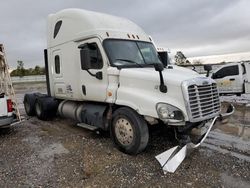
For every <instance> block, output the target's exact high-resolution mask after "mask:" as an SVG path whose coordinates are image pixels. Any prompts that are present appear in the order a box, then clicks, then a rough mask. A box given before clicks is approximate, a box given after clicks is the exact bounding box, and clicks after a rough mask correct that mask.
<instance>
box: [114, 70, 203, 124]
mask: <svg viewBox="0 0 250 188" xmlns="http://www.w3.org/2000/svg"><path fill="white" fill-rule="evenodd" d="M171 67H172V68H165V69H164V70H163V71H162V73H163V77H164V82H165V85H166V86H167V93H162V92H161V91H160V90H159V85H160V76H159V72H157V71H155V69H154V68H153V67H152V68H126V69H121V70H120V72H119V86H118V90H117V98H116V104H119V105H123V106H129V107H131V108H132V109H134V110H136V111H137V112H138V113H139V114H141V115H148V116H151V117H156V118H157V117H158V115H157V112H156V106H157V104H158V103H166V104H170V105H172V106H175V107H177V108H179V109H180V110H181V111H182V112H183V114H184V116H185V119H186V120H188V115H187V113H186V106H185V100H184V96H183V91H182V86H181V85H182V82H183V81H185V80H192V79H193V78H197V77H203V76H201V75H199V74H198V73H196V72H194V71H192V70H190V69H186V68H182V67H178V66H171Z"/></svg>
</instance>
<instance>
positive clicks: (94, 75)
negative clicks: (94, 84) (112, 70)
mask: <svg viewBox="0 0 250 188" xmlns="http://www.w3.org/2000/svg"><path fill="white" fill-rule="evenodd" d="M86 71H87V72H88V73H89V74H90V75H91V76H93V77H96V78H97V79H98V80H102V75H100V76H99V75H98V74H97V73H96V74H93V73H92V72H90V71H89V70H86Z"/></svg>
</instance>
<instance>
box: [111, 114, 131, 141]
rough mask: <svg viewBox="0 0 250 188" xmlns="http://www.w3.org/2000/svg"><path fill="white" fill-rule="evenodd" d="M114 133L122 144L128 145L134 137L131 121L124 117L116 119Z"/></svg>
mask: <svg viewBox="0 0 250 188" xmlns="http://www.w3.org/2000/svg"><path fill="white" fill-rule="evenodd" d="M115 135H116V138H117V140H118V141H119V142H120V143H121V144H122V145H125V146H128V145H130V144H131V143H132V142H133V138H134V131H133V128H132V125H131V123H130V122H129V121H128V120H126V119H124V118H120V119H118V120H117V121H116V123H115Z"/></svg>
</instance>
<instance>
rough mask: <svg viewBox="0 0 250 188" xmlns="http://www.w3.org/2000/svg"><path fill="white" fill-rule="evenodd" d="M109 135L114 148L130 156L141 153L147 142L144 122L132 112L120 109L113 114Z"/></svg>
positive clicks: (123, 108)
mask: <svg viewBox="0 0 250 188" xmlns="http://www.w3.org/2000/svg"><path fill="white" fill-rule="evenodd" d="M110 135H111V138H112V140H113V142H114V144H115V146H116V147H117V148H118V149H119V150H120V151H122V152H123V153H127V154H130V155H136V154H138V153H140V152H142V151H143V150H144V149H145V148H146V146H147V144H148V140H149V133H148V126H147V123H146V121H145V120H144V119H143V118H142V117H141V116H140V115H139V114H138V113H137V112H135V111H134V110H132V109H130V108H127V107H122V108H119V109H117V110H116V111H115V112H114V114H113V119H112V124H111V126H110Z"/></svg>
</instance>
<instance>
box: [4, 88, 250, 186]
mask: <svg viewBox="0 0 250 188" xmlns="http://www.w3.org/2000/svg"><path fill="white" fill-rule="evenodd" d="M39 89H40V90H43V88H42V87H41V88H39ZM17 96H18V98H19V102H21V98H22V96H23V91H21V90H20V92H17ZM21 112H22V114H24V111H23V107H22V106H21ZM220 131H221V130H218V131H217V132H216V130H215V132H214V134H212V136H213V137H211V138H210V139H208V140H210V141H209V142H207V143H206V144H207V145H206V144H205V145H203V146H202V147H200V148H199V149H196V150H194V151H193V152H192V153H191V154H190V155H189V156H188V157H187V158H186V159H185V160H184V162H183V163H182V164H181V165H180V166H179V168H178V169H177V171H176V172H175V173H174V174H171V173H168V174H166V175H164V174H163V172H162V170H161V167H160V165H159V164H158V162H157V160H156V159H155V158H154V156H155V155H157V154H159V153H161V152H163V151H165V150H167V149H169V148H170V147H172V146H174V144H175V142H174V140H173V135H172V134H171V132H170V131H169V130H168V129H167V128H166V127H152V128H151V135H150V142H149V145H148V147H147V148H146V151H144V152H143V153H141V154H139V155H137V156H129V155H126V154H123V153H121V152H119V151H118V150H117V149H116V148H115V147H114V146H113V144H112V142H111V139H110V138H109V135H108V133H103V132H101V133H99V134H98V133H96V132H91V131H88V130H85V129H83V128H79V127H77V126H75V122H72V121H70V120H65V119H59V118H56V119H54V120H53V121H46V122H44V121H40V120H38V119H37V118H35V117H32V118H30V119H28V120H26V121H24V122H22V123H21V124H19V125H18V126H15V127H12V128H11V129H5V130H0V154H1V157H0V187H238V188H240V187H250V152H249V150H250V148H249V147H248V146H249V145H248V144H249V140H242V139H241V138H240V137H237V136H236V135H233V136H234V138H235V139H234V141H235V142H237V139H238V140H239V141H240V144H238V145H241V146H242V145H245V146H246V147H239V148H237V144H235V145H230V140H229V141H228V140H226V139H227V138H228V137H226V136H225V135H227V133H225V132H223V133H221V135H224V137H222V136H221V135H219V136H218V135H217V134H220ZM215 133H216V134H215ZM219 138H220V140H218V142H217V139H219ZM224 138H225V139H224ZM213 139H215V140H213ZM211 140H213V142H212V141H211ZM223 140H224V141H225V142H226V143H227V144H225V143H224V144H223ZM216 143H217V144H216ZM228 143H229V145H228ZM208 145H210V146H208ZM211 145H212V146H213V147H211ZM215 148H217V149H215ZM218 148H219V149H218ZM239 156H241V157H239ZM242 156H243V157H242Z"/></svg>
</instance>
